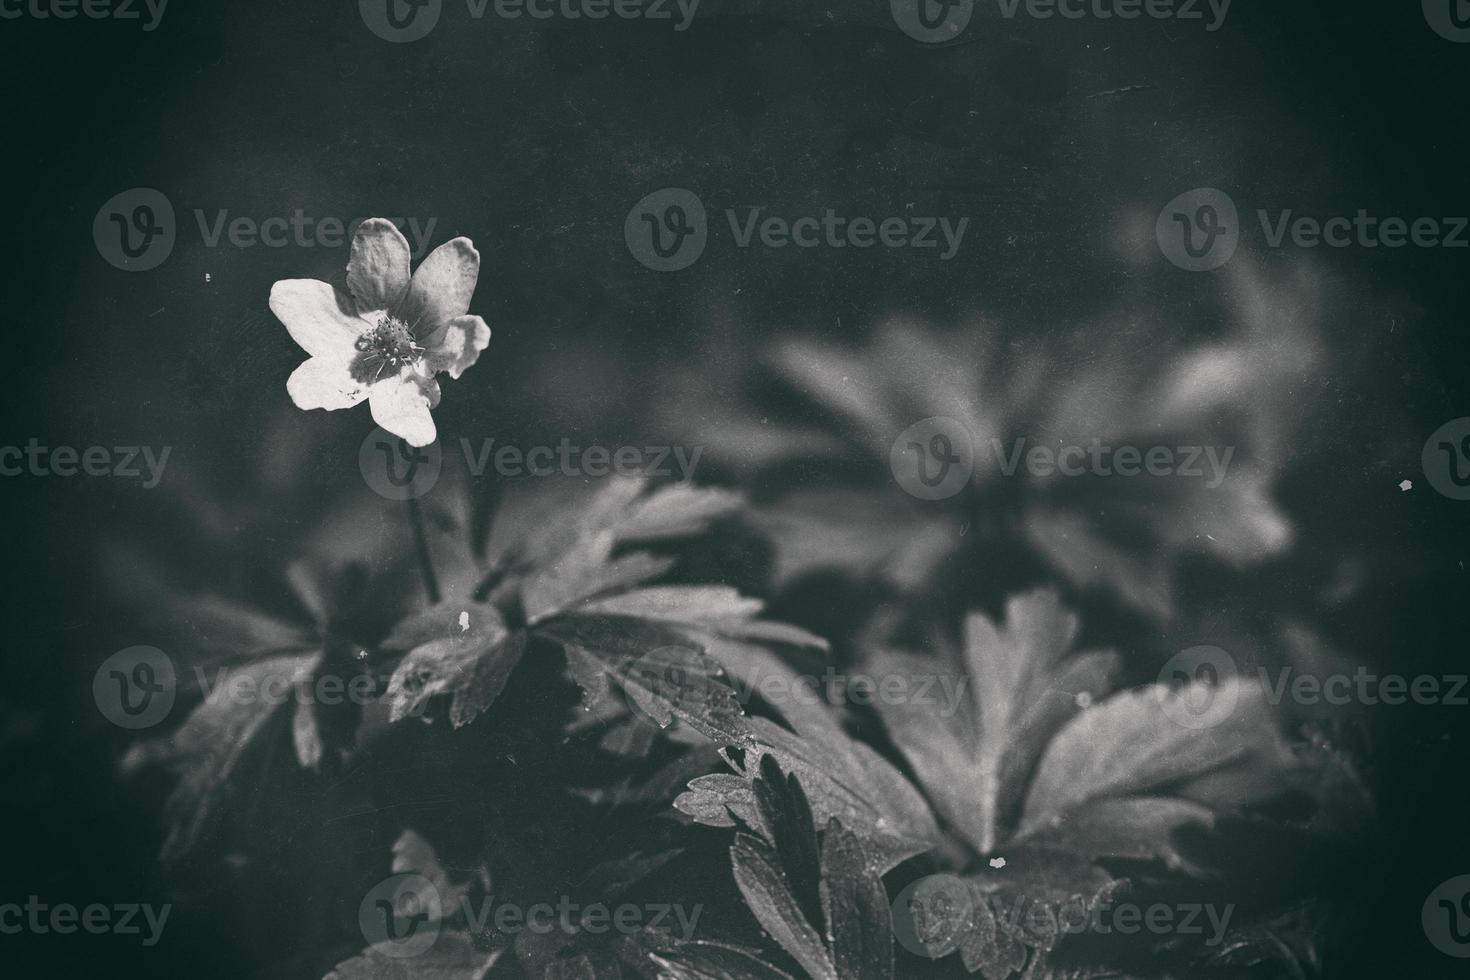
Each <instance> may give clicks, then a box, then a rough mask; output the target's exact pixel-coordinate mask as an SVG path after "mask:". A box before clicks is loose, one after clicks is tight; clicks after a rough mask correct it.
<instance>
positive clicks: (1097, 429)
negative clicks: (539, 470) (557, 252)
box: [659, 262, 1326, 616]
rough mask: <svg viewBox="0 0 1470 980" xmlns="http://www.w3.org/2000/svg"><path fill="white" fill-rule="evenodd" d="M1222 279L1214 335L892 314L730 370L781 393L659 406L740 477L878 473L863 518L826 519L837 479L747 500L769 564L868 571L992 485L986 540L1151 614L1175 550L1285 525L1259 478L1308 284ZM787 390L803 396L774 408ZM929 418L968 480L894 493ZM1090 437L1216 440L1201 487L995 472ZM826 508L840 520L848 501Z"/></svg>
mask: <svg viewBox="0 0 1470 980" xmlns="http://www.w3.org/2000/svg"><path fill="white" fill-rule="evenodd" d="M1224 283H1225V285H1226V299H1227V301H1228V304H1229V306H1230V307H1231V308H1232V309H1231V312H1232V314H1233V316H1232V322H1231V324H1230V327H1229V332H1228V333H1226V334H1225V336H1224V337H1223V338H1222V339H1219V340H1212V341H1208V342H1199V343H1192V344H1191V343H1186V342H1184V341H1181V340H1180V337H1181V336H1182V335H1181V333H1180V332H1179V330H1178V329H1177V328H1176V327H1174V326H1172V325H1170V324H1168V323H1165V322H1156V321H1149V320H1144V319H1142V318H1140V317H1139V315H1138V313H1137V311H1136V310H1133V309H1119V310H1115V311H1112V312H1110V313H1108V314H1104V315H1103V316H1102V317H1100V318H1099V319H1098V320H1097V321H1096V322H1092V323H1088V324H1084V325H1082V326H1080V327H1078V328H1076V329H1070V330H1067V331H1062V332H1054V333H1051V334H1046V335H1041V336H1037V335H1035V334H1034V332H1031V333H1027V334H1025V335H1022V334H1021V333H1020V332H1018V331H1014V330H1009V329H1007V328H1004V327H1002V326H1000V325H998V324H995V323H991V322H971V323H967V324H963V325H959V326H956V327H954V328H949V329H946V328H942V327H940V326H935V325H928V324H924V323H919V322H915V321H912V320H893V321H889V322H886V323H883V324H880V325H879V326H878V328H877V329H876V330H874V331H873V333H872V336H871V338H870V339H869V340H868V342H867V343H866V344H864V345H862V346H855V347H854V346H844V345H839V344H835V343H831V342H828V341H824V340H821V339H808V338H788V339H785V340H782V341H779V342H777V343H775V344H773V345H772V347H771V348H770V349H769V351H768V352H767V355H766V357H765V359H764V363H763V365H762V366H761V367H762V370H761V371H759V372H757V371H752V372H750V376H749V377H747V378H745V379H744V381H745V386H746V388H748V389H749V390H752V391H766V390H769V389H770V385H769V384H768V382H769V381H770V380H771V379H772V378H774V379H775V380H776V382H777V383H778V387H779V389H780V390H781V394H782V395H783V396H784V400H783V401H782V402H775V401H774V400H773V401H772V402H771V403H769V404H768V403H766V402H764V401H761V402H754V403H747V404H742V402H741V399H740V397H739V392H732V397H729V398H728V399H727V403H728V407H727V409H726V410H725V411H724V412H721V413H717V414H716V415H714V416H711V415H710V414H709V413H708V412H707V411H704V410H703V409H701V410H700V411H698V412H693V411H690V410H689V404H688V402H689V401H692V400H693V399H694V398H704V397H705V395H706V391H707V389H708V388H709V387H710V385H709V384H708V383H691V384H690V386H689V387H690V391H689V394H688V395H687V396H686V398H687V401H681V400H680V398H679V397H677V395H676V397H675V398H673V399H664V403H663V404H661V405H660V406H659V409H660V411H661V412H662V413H663V414H664V415H665V424H666V425H667V426H668V427H669V428H671V429H672V430H673V431H675V432H678V433H679V435H680V437H681V438H684V439H687V440H689V441H692V442H697V443H698V444H700V445H703V446H706V447H707V448H708V451H709V456H710V457H711V458H712V459H713V460H715V461H718V462H721V463H723V464H725V465H727V466H729V467H730V468H731V469H732V470H733V471H734V472H737V473H739V474H741V475H742V476H743V477H748V478H750V479H751V480H757V479H762V480H763V479H765V478H766V477H769V476H772V475H779V474H781V473H782V472H784V471H786V470H787V469H788V467H791V466H793V465H795V464H801V465H802V466H803V468H806V469H809V467H810V465H811V463H812V462H813V461H814V460H815V461H817V462H826V463H828V464H830V469H831V470H832V471H833V472H834V473H836V472H842V473H847V474H851V473H853V472H854V470H855V467H854V464H855V463H856V464H857V465H859V466H862V465H864V464H865V465H866V473H867V475H868V477H869V480H868V483H869V485H870V486H871V485H873V484H875V483H877V482H879V481H881V482H882V483H883V484H885V485H887V486H889V487H890V488H892V489H893V490H894V494H895V496H894V501H893V502H892V506H889V507H887V508H885V509H886V510H887V511H888V516H887V518H886V519H884V518H879V519H876V520H870V519H867V518H866V517H865V516H863V510H861V509H860V510H858V511H855V512H856V513H858V514H859V516H858V517H857V518H856V519H853V520H851V521H850V522H848V523H846V525H845V526H844V524H843V523H842V522H839V521H833V520H831V518H830V516H829V514H830V512H829V511H826V510H825V509H824V508H822V507H821V506H820V502H821V499H822V497H823V495H825V494H828V493H841V491H840V489H839V488H836V487H831V488H819V489H815V490H814V489H813V488H812V486H811V484H810V481H803V482H802V484H801V485H800V486H798V487H797V488H796V489H795V492H793V493H792V494H790V495H787V496H784V497H779V498H777V499H775V500H773V501H772V502H771V503H769V504H767V505H766V506H764V507H763V508H762V510H761V514H760V516H759V518H758V519H759V520H760V521H761V522H762V523H764V524H766V525H768V526H771V527H778V528H781V529H783V533H781V534H779V535H777V536H775V538H774V540H775V541H776V543H777V546H778V549H779V550H780V552H781V554H780V556H779V561H778V569H779V571H780V573H781V576H782V578H788V577H790V576H792V575H794V574H798V573H800V572H802V571H806V570H809V569H815V568H819V567H821V566H822V565H823V564H824V563H826V564H830V565H833V566H836V567H840V568H843V569H845V570H847V571H850V572H855V573H857V574H868V573H872V572H874V571H876V572H877V573H878V574H883V575H885V576H886V575H887V574H888V570H887V569H886V568H884V565H883V562H884V560H885V558H886V556H887V555H888V554H889V553H894V554H898V553H902V552H904V551H906V550H908V549H909V548H911V547H912V546H913V545H914V544H915V543H918V542H928V541H936V542H937V541H939V540H941V539H942V536H943V535H944V533H945V531H946V530H947V527H948V525H950V524H956V525H959V526H964V525H965V524H967V523H971V522H979V521H984V520H986V518H987V516H988V515H989V514H991V513H993V512H994V511H995V509H996V508H994V507H992V506H990V505H991V504H992V503H995V502H997V501H998V502H1000V503H1002V504H1003V505H1004V506H1003V507H1002V508H1001V509H1002V510H1005V509H1007V508H1008V507H1009V506H1010V505H1012V504H1014V505H1015V507H1016V515H1015V520H1014V522H1013V523H1011V524H1009V525H1007V526H996V525H995V524H994V523H993V522H992V523H991V524H990V525H989V527H990V530H991V531H992V533H999V534H1000V535H1002V536H1004V538H1005V539H1006V540H1005V542H1004V543H1006V544H1024V545H1025V546H1026V547H1027V548H1028V549H1029V550H1031V551H1032V552H1034V553H1037V554H1039V555H1040V556H1041V557H1043V558H1044V559H1045V560H1046V561H1047V562H1049V563H1050V564H1051V565H1052V566H1053V567H1054V568H1055V569H1056V570H1057V571H1059V572H1060V573H1061V574H1062V575H1063V576H1065V577H1066V578H1067V579H1069V580H1070V581H1072V582H1073V583H1075V584H1078V585H1083V586H1095V587H1098V588H1102V589H1107V590H1111V591H1114V592H1116V593H1117V594H1118V595H1119V596H1120V597H1121V598H1122V599H1124V600H1125V601H1127V602H1128V603H1130V604H1131V605H1133V606H1136V607H1138V608H1140V609H1143V610H1145V611H1147V612H1150V613H1153V614H1156V615H1160V616H1165V615H1168V614H1170V613H1171V612H1172V611H1173V608H1174V605H1175V576H1176V569H1177V565H1178V563H1179V560H1180V559H1182V558H1183V557H1184V556H1186V555H1188V554H1190V553H1203V554H1207V555H1210V556H1212V557H1213V558H1215V559H1217V560H1219V561H1221V562H1224V563H1228V564H1231V565H1234V566H1237V567H1243V566H1245V565H1248V564H1250V563H1253V562H1258V561H1260V560H1262V559H1265V558H1268V557H1270V556H1272V555H1275V554H1278V553H1280V552H1281V551H1282V550H1283V549H1284V548H1285V547H1286V546H1287V545H1288V544H1289V542H1290V540H1291V537H1292V527H1291V524H1290V522H1289V520H1288V519H1287V517H1286V515H1285V514H1284V513H1283V511H1282V510H1281V508H1280V507H1279V506H1277V505H1276V503H1275V502H1274V501H1273V499H1272V494H1273V491H1274V487H1275V484H1276V482H1277V479H1278V477H1279V475H1280V471H1281V468H1282V466H1283V464H1284V463H1285V461H1286V457H1287V452H1286V447H1287V446H1288V445H1289V441H1290V436H1291V434H1292V433H1293V432H1294V431H1295V430H1296V429H1297V428H1298V427H1299V425H1300V424H1301V422H1302V420H1303V418H1304V416H1305V415H1306V413H1307V412H1308V411H1310V410H1311V409H1312V407H1313V405H1312V401H1313V398H1312V396H1313V395H1314V394H1315V393H1316V391H1317V390H1318V389H1319V388H1320V387H1321V386H1322V384H1323V380H1322V379H1323V378H1324V377H1325V376H1326V372H1325V371H1324V370H1323V366H1324V361H1325V356H1324V350H1323V346H1322V344H1321V342H1320V340H1319V339H1318V336H1317V329H1316V326H1315V324H1314V317H1315V316H1316V315H1317V314H1316V302H1315V301H1316V294H1317V291H1318V285H1317V284H1316V283H1315V282H1312V281H1310V280H1308V279H1307V278H1305V277H1302V276H1297V277H1294V278H1292V277H1285V278H1281V279H1273V278H1271V277H1269V276H1268V275H1267V274H1266V273H1264V272H1262V271H1261V270H1260V269H1258V268H1257V267H1255V266H1253V265H1251V264H1250V263H1249V262H1243V263H1241V264H1240V265H1238V266H1232V268H1231V270H1230V272H1229V273H1228V275H1227V276H1226V277H1225V280H1224ZM722 370H727V369H725V368H724V366H723V365H722ZM690 373H691V374H693V375H694V376H696V377H697V376H698V374H699V372H698V371H697V370H691V372H690ZM724 387H726V388H730V387H732V386H730V385H728V384H727V385H725V386H724ZM793 396H794V397H793ZM793 403H796V404H799V405H801V406H804V408H805V411H803V412H802V413H801V414H800V415H799V416H798V415H797V414H796V413H794V412H791V411H790V410H789V409H790V406H791V405H792V404H793ZM783 408H786V409H787V411H785V412H784V413H783V411H782V409H783ZM934 417H940V418H945V419H950V420H953V422H954V423H955V424H956V425H957V426H958V427H960V428H962V429H963V430H964V431H965V432H966V433H967V434H968V436H969V439H970V442H971V443H972V446H973V449H974V461H975V469H974V474H973V477H972V479H971V481H970V492H968V493H963V494H959V495H957V496H954V497H952V498H950V499H949V500H948V501H947V502H944V503H938V502H936V503H933V504H931V505H929V506H927V507H924V506H914V504H915V502H914V501H912V500H909V501H907V502H906V503H907V504H908V505H907V506H905V501H903V500H902V499H901V498H902V497H903V496H904V495H903V494H901V493H899V492H898V490H897V488H895V487H892V473H891V472H890V468H889V462H890V451H891V449H892V447H893V446H894V443H895V440H896V439H897V438H898V437H899V435H900V434H901V433H903V432H904V431H905V430H907V429H908V428H909V427H910V426H912V425H914V424H915V423H917V422H919V421H921V420H923V419H928V418H934ZM1093 442H1097V443H1099V444H1100V445H1107V446H1113V447H1118V446H1125V445H1132V446H1137V447H1140V448H1144V449H1146V448H1148V447H1153V446H1168V447H1171V448H1177V447H1207V446H1208V447H1216V448H1217V449H1218V450H1219V451H1220V452H1223V451H1224V448H1223V447H1229V448H1230V449H1231V451H1232V454H1233V455H1232V457H1231V459H1230V461H1229V463H1228V465H1226V466H1225V467H1224V472H1223V474H1222V477H1223V478H1222V479H1221V481H1220V482H1219V483H1218V485H1207V484H1208V483H1211V482H1213V481H1207V480H1206V479H1205V478H1204V474H1203V473H1200V474H1198V475H1196V476H1187V475H1169V476H1163V477H1155V476H1148V475H1142V474H1140V475H1138V476H1128V477H1119V476H1117V475H1111V474H1110V475H1095V476H1086V477H1073V476H1063V475H1060V474H1058V473H1056V472H1055V471H1053V472H1052V473H1051V474H1050V475H1046V474H1043V473H1036V474H1030V473H1028V471H1027V470H1026V469H1024V468H1023V469H1020V470H1018V471H1015V472H1013V473H1012V474H1011V475H1007V472H1006V470H1007V468H1008V466H1009V464H1008V463H1004V460H1005V459H1006V458H1007V456H1008V455H1009V454H1012V453H1013V452H1014V451H1015V447H1017V446H1020V451H1021V452H1022V453H1024V452H1025V451H1027V450H1029V449H1030V448H1032V447H1037V446H1046V447H1052V448H1053V449H1055V448H1056V447H1061V446H1077V447H1089V446H1091V445H1092V443H1093ZM1188 452H1189V451H1188V450H1186V453H1185V454H1182V455H1187V454H1188ZM1179 464H1180V466H1181V467H1183V466H1184V465H1185V464H1184V462H1183V459H1182V458H1181V460H1180V461H1179ZM1191 469H1193V468H1191ZM1007 484H1013V485H1014V487H1015V490H1014V492H1012V491H1011V490H1010V489H1008V488H1007ZM850 496H853V497H856V496H858V495H856V494H852V495H850ZM868 496H870V497H871V496H872V494H871V493H869V494H868ZM991 498H995V500H992V499H991ZM841 513H842V514H843V518H844V521H847V520H848V512H847V511H846V510H843V511H842V512H841ZM948 540H949V542H950V551H951V552H952V553H953V552H957V551H959V550H960V549H961V548H963V547H964V546H965V544H966V543H965V542H962V541H960V540H959V537H958V536H957V535H953V534H951V535H949V536H948ZM976 547H978V546H976ZM906 557H907V558H908V562H907V564H906V567H905V571H906V572H908V573H913V572H916V571H917V572H920V573H922V571H923V570H924V567H925V564H926V563H927V565H928V566H929V567H930V568H932V567H933V565H934V564H935V562H934V556H927V557H926V556H922V555H914V556H906ZM966 557H967V560H975V561H981V560H983V558H981V557H977V556H968V555H967V556H966ZM921 559H922V560H921ZM894 578H895V579H896V584H898V585H900V586H904V587H908V588H916V587H917V585H918V583H917V582H914V581H904V580H903V578H902V577H899V576H894Z"/></svg>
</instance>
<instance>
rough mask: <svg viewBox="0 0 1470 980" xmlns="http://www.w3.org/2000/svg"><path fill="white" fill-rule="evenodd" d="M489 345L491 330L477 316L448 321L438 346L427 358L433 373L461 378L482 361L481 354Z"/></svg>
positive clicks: (460, 317)
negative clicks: (476, 362) (442, 372)
mask: <svg viewBox="0 0 1470 980" xmlns="http://www.w3.org/2000/svg"><path fill="white" fill-rule="evenodd" d="M488 343H490V327H489V326H488V325H487V324H486V323H485V321H484V320H482V319H480V318H479V317H477V316H457V317H455V318H454V319H453V320H450V321H449V324H448V326H446V327H445V328H444V331H443V333H442V334H441V335H440V337H439V343H438V346H436V347H433V348H430V350H429V352H428V354H427V355H426V360H427V362H428V366H429V368H430V369H431V370H433V371H448V372H449V376H450V377H451V378H458V377H459V376H460V375H461V374H464V373H465V371H467V370H468V369H469V368H470V367H471V366H472V365H473V364H474V363H475V361H477V360H479V359H480V351H482V350H484V349H485V345H486V344H488Z"/></svg>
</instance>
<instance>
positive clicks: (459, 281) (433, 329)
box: [400, 238, 480, 350]
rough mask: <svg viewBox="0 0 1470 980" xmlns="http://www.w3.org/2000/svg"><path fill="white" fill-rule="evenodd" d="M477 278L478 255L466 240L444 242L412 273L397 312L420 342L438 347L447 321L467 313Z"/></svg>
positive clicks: (457, 239)
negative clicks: (440, 335)
mask: <svg viewBox="0 0 1470 980" xmlns="http://www.w3.org/2000/svg"><path fill="white" fill-rule="evenodd" d="M479 277H480V253H479V252H476V251H475V246H474V243H472V242H471V241H470V240H469V239H468V238H456V239H454V240H453V241H449V242H445V243H444V244H443V245H440V246H439V247H438V248H436V249H434V251H432V252H430V253H429V257H428V258H426V259H424V261H423V262H421V263H420V264H419V267H418V271H417V272H415V273H414V274H413V282H412V284H411V285H410V286H409V287H408V298H407V299H406V300H404V303H403V307H402V312H401V313H400V318H401V319H402V320H403V322H405V323H407V324H408V327H409V329H410V330H412V331H413V335H414V336H415V337H416V338H418V341H419V343H421V344H423V345H424V346H425V347H428V348H430V349H431V350H432V349H433V348H435V347H437V346H438V337H439V334H440V332H441V331H443V329H444V328H445V326H446V325H448V323H449V321H450V320H453V319H454V318H455V317H458V316H464V315H465V313H467V312H469V308H470V297H471V296H473V295H474V294H475V281H476V280H477V279H479Z"/></svg>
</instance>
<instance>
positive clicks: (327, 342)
mask: <svg viewBox="0 0 1470 980" xmlns="http://www.w3.org/2000/svg"><path fill="white" fill-rule="evenodd" d="M271 312H272V313H274V314H275V315H276V318H277V319H278V320H280V321H281V322H282V323H284V324H285V325H286V329H287V330H288V331H289V332H290V334H291V339H292V340H294V341H296V343H298V344H300V345H301V349H302V350H304V351H306V352H307V353H308V354H310V355H312V356H313V357H317V356H321V355H334V354H345V355H349V356H350V354H351V353H352V345H353V343H354V342H355V341H356V340H357V338H358V337H359V336H361V334H362V331H363V329H364V326H365V324H364V322H363V321H362V320H361V319H359V318H358V316H357V308H356V307H355V306H354V305H353V303H352V297H350V296H348V295H347V294H346V293H344V292H342V291H341V290H340V289H335V288H333V287H332V286H331V285H330V284H329V283H325V282H322V281H320V280H318V279H282V280H281V281H280V282H278V283H276V284H275V285H274V286H272V287H271Z"/></svg>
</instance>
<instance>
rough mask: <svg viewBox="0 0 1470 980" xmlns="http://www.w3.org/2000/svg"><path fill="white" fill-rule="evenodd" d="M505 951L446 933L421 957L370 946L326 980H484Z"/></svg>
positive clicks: (457, 933) (391, 947) (455, 934)
mask: <svg viewBox="0 0 1470 980" xmlns="http://www.w3.org/2000/svg"><path fill="white" fill-rule="evenodd" d="M501 952H502V951H500V950H496V951H493V952H488V953H487V952H485V951H484V950H481V949H476V948H475V944H474V941H473V940H472V939H470V937H469V936H468V935H466V934H464V933H462V932H445V933H443V934H442V935H440V936H439V938H438V939H436V940H435V941H434V945H432V946H430V947H429V948H428V949H427V950H425V951H424V952H422V953H420V954H418V955H417V956H410V957H405V956H403V955H402V952H401V950H398V949H396V948H394V947H393V944H392V943H384V944H382V945H380V946H369V947H368V948H367V949H365V950H363V951H362V953H361V954H359V955H357V956H354V957H353V958H352V959H350V960H346V961H344V962H342V963H338V964H337V965H336V966H335V967H333V969H332V972H330V973H328V974H327V975H326V977H324V978H323V980H482V978H483V977H485V976H486V975H487V974H488V973H489V972H490V968H491V967H492V966H494V965H495V961H496V960H497V959H499V958H500V955H501Z"/></svg>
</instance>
